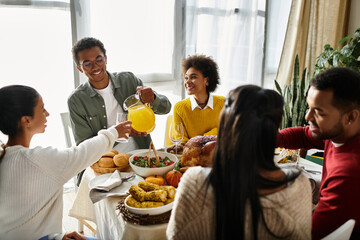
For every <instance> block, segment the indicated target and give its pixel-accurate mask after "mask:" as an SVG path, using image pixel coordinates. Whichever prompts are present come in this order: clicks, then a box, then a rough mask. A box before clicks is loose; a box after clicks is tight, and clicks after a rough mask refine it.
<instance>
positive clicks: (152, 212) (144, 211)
mask: <svg viewBox="0 0 360 240" xmlns="http://www.w3.org/2000/svg"><path fill="white" fill-rule="evenodd" d="M130 196H131V195H129V196H127V197H126V198H125V207H126V208H127V209H128V210H129V212H132V213H135V214H140V215H145V214H149V215H159V214H162V213H165V212H167V211H170V210H171V209H172V207H173V203H174V201H172V202H171V203H169V204H166V205H164V206H161V207H155V208H134V207H130V206H129V205H127V203H126V202H127V200H128V198H129V197H130Z"/></svg>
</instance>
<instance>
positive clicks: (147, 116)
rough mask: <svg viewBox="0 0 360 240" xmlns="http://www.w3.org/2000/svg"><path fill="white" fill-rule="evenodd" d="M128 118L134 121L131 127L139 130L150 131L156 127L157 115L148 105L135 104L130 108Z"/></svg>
mask: <svg viewBox="0 0 360 240" xmlns="http://www.w3.org/2000/svg"><path fill="white" fill-rule="evenodd" d="M128 111H129V114H128V120H129V121H132V124H131V127H132V128H133V129H135V130H136V131H138V132H147V133H150V132H152V131H153V130H154V128H155V115H154V112H153V110H152V109H151V108H150V107H149V106H146V105H138V106H133V107H131V108H129V109H128Z"/></svg>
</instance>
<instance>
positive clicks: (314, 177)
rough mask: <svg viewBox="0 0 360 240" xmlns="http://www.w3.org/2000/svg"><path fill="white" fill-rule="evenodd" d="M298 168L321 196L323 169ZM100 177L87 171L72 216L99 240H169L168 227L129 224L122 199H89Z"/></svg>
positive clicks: (316, 166)
mask: <svg viewBox="0 0 360 240" xmlns="http://www.w3.org/2000/svg"><path fill="white" fill-rule="evenodd" d="M298 165H299V166H300V167H301V168H303V169H304V171H305V173H306V176H307V177H308V178H309V179H310V180H311V181H312V188H313V195H318V192H316V184H318V186H319V185H320V181H321V173H322V166H321V165H319V164H316V163H313V162H311V161H309V160H306V159H304V158H299V161H298ZM127 171H129V172H130V171H132V169H131V168H129V169H128V170H127ZM100 175H101V174H100V173H97V172H94V171H93V169H91V168H90V167H88V168H87V169H86V170H85V172H84V175H83V177H82V181H81V183H80V186H79V188H78V191H77V194H76V197H75V200H74V203H73V205H72V207H71V209H70V210H69V216H71V217H75V218H77V219H79V220H86V221H91V222H93V223H95V224H96V235H97V237H98V238H99V239H104V240H106V239H132V240H133V239H139V240H151V239H156V240H161V239H166V228H167V225H168V224H167V223H161V224H155V225H139V224H134V223H131V222H128V221H125V220H124V219H123V217H122V215H121V214H120V213H119V210H118V209H117V207H118V204H119V201H120V200H121V197H120V196H116V197H107V198H104V199H102V200H100V201H98V202H96V203H93V202H92V201H91V199H90V197H89V192H90V187H89V183H90V182H91V181H92V180H93V179H94V178H96V177H98V176H100ZM313 198H314V196H313ZM315 198H316V196H315ZM314 206H315V205H314Z"/></svg>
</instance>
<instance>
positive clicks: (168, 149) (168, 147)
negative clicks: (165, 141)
mask: <svg viewBox="0 0 360 240" xmlns="http://www.w3.org/2000/svg"><path fill="white" fill-rule="evenodd" d="M173 147H174V145H170V146H167V147H165V149H164V151H165V152H167V153H170V152H169V151H170V149H172V148H173ZM170 154H174V155H175V156H176V157H177V158H178V159H179V160H180V161H181V157H182V151H181V153H178V154H175V153H170Z"/></svg>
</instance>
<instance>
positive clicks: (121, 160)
mask: <svg viewBox="0 0 360 240" xmlns="http://www.w3.org/2000/svg"><path fill="white" fill-rule="evenodd" d="M129 158H130V155H129V154H127V153H119V154H116V155H115V156H114V158H113V160H114V163H115V165H116V166H118V167H125V166H127V165H129Z"/></svg>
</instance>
